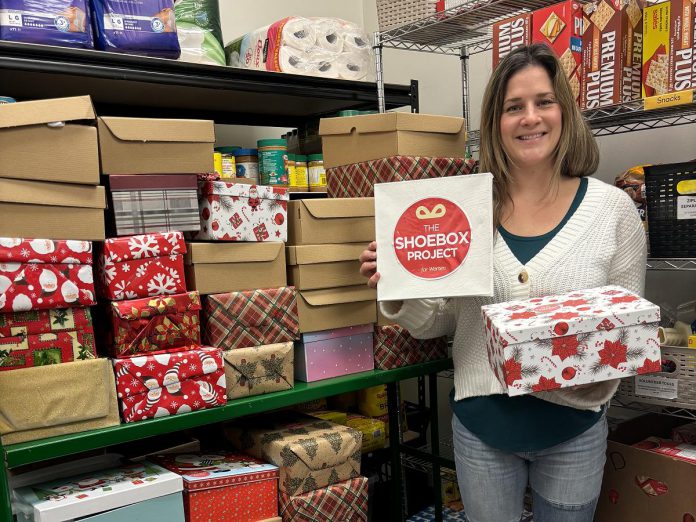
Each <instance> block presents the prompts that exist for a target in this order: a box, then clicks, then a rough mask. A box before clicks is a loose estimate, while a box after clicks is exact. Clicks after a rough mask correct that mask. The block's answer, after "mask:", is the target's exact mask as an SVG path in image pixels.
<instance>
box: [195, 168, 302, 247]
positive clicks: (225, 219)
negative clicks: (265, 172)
mask: <svg viewBox="0 0 696 522" xmlns="http://www.w3.org/2000/svg"><path fill="white" fill-rule="evenodd" d="M288 199H289V196H288V194H287V189H285V188H283V187H265V186H261V185H247V184H244V183H228V182H225V181H204V182H202V183H201V184H200V185H199V199H198V207H199V211H200V216H201V230H200V232H199V233H198V234H197V235H196V239H215V240H217V241H255V242H261V241H283V242H284V241H287V238H288V219H287V217H288Z"/></svg>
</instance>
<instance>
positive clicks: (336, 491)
mask: <svg viewBox="0 0 696 522" xmlns="http://www.w3.org/2000/svg"><path fill="white" fill-rule="evenodd" d="M279 501H280V515H281V516H282V517H283V522H316V521H317V520H337V521H338V520H346V521H350V522H359V521H361V520H364V521H367V478H365V477H355V478H354V479H351V480H346V481H345V482H339V483H338V484H333V485H331V486H328V487H326V488H321V489H315V490H314V491H310V492H308V493H304V494H302V495H296V496H290V495H288V494H287V493H284V492H281V493H280V499H279Z"/></svg>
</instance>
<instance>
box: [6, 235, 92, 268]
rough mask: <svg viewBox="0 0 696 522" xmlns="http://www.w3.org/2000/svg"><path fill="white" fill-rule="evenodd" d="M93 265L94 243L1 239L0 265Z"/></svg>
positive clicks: (15, 238) (16, 238) (60, 240)
mask: <svg viewBox="0 0 696 522" xmlns="http://www.w3.org/2000/svg"><path fill="white" fill-rule="evenodd" d="M12 261H15V262H20V263H51V264H57V263H60V264H68V263H72V264H81V265H91V264H92V242H91V241H73V240H63V239H24V238H18V237H0V263H5V262H12Z"/></svg>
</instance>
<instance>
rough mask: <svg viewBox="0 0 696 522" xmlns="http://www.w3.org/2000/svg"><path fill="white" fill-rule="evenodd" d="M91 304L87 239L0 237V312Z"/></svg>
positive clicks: (92, 301)
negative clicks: (55, 239)
mask: <svg viewBox="0 0 696 522" xmlns="http://www.w3.org/2000/svg"><path fill="white" fill-rule="evenodd" d="M95 303H96V301H95V300H94V281H93V271H92V243H91V242H89V241H70V240H67V241H63V240H57V241H54V240H51V239H24V238H18V237H3V238H0V312H27V311H29V310H47V309H51V308H70V307H80V306H91V305H93V304H95Z"/></svg>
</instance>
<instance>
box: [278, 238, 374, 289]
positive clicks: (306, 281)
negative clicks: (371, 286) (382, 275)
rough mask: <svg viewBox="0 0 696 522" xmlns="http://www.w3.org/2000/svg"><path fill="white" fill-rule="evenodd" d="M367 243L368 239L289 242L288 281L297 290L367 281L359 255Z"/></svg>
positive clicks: (356, 283)
mask: <svg viewBox="0 0 696 522" xmlns="http://www.w3.org/2000/svg"><path fill="white" fill-rule="evenodd" d="M366 247H367V244H366V243H345V244H333V245H299V246H289V247H287V260H288V283H289V284H290V285H292V286H294V287H295V288H297V289H298V290H317V289H320V288H335V287H339V286H353V285H359V284H361V283H364V282H365V278H364V277H363V276H362V275H361V274H360V261H359V258H360V254H361V253H362V252H363V250H365V248H366Z"/></svg>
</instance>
